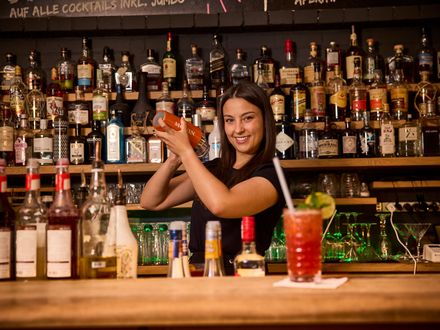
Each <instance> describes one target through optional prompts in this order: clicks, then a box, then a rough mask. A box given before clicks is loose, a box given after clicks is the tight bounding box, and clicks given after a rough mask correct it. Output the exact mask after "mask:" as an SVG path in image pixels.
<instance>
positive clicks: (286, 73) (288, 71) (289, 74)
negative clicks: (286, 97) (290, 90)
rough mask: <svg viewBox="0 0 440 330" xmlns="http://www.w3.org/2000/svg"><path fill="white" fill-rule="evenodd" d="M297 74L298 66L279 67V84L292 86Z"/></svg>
mask: <svg viewBox="0 0 440 330" xmlns="http://www.w3.org/2000/svg"><path fill="white" fill-rule="evenodd" d="M298 74H299V68H281V69H280V84H281V86H285V85H289V86H293V85H295V84H296V83H297V81H296V77H297V75H298Z"/></svg>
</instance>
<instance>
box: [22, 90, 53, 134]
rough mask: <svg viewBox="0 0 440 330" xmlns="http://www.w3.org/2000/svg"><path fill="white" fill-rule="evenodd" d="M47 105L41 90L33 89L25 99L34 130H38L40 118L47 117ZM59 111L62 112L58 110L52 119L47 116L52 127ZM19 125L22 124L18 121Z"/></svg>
mask: <svg viewBox="0 0 440 330" xmlns="http://www.w3.org/2000/svg"><path fill="white" fill-rule="evenodd" d="M45 103H46V100H45V96H44V94H43V93H42V92H41V91H40V90H39V89H33V90H31V91H29V93H27V95H26V98H25V105H26V113H27V114H28V116H29V117H28V118H29V121H30V124H31V128H32V129H37V127H38V122H39V121H40V118H41V117H44V116H45V107H44V106H45ZM59 111H60V110H59V108H58V109H56V110H55V111H54V112H53V113H52V115H51V116H50V117H49V116H47V118H48V119H49V123H50V125H52V121H53V119H54V118H55V116H56V115H57V114H58V112H59ZM17 119H19V118H17ZM19 123H20V122H19V121H18V122H17V123H16V125H17V126H18V124H19Z"/></svg>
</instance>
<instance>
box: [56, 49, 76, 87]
mask: <svg viewBox="0 0 440 330" xmlns="http://www.w3.org/2000/svg"><path fill="white" fill-rule="evenodd" d="M71 58H72V55H71V52H70V50H69V49H67V48H61V51H60V59H59V60H58V63H57V72H58V81H59V85H60V88H61V90H62V91H63V92H65V93H70V92H73V85H74V83H75V78H76V77H75V63H73V61H72V59H71Z"/></svg>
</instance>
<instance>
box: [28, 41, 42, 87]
mask: <svg viewBox="0 0 440 330" xmlns="http://www.w3.org/2000/svg"><path fill="white" fill-rule="evenodd" d="M28 58H29V66H28V67H27V68H26V69H25V70H24V83H25V84H26V87H27V88H28V90H33V89H38V90H40V91H45V90H46V85H45V77H44V71H43V69H42V68H41V65H40V55H39V53H38V51H37V50H35V49H32V50H31V51H30V52H29V57H28Z"/></svg>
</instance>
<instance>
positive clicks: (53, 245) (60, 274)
mask: <svg viewBox="0 0 440 330" xmlns="http://www.w3.org/2000/svg"><path fill="white" fill-rule="evenodd" d="M55 185H56V187H55V198H54V201H53V203H52V205H51V207H50V208H49V210H48V212H47V219H48V224H47V278H49V279H59V278H77V277H78V273H77V269H78V268H77V257H78V256H77V242H78V221H79V218H80V214H79V210H78V209H77V208H76V207H75V205H74V204H73V199H72V193H71V186H70V174H69V160H68V159H65V158H62V159H59V160H58V161H57V164H56V176H55Z"/></svg>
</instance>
